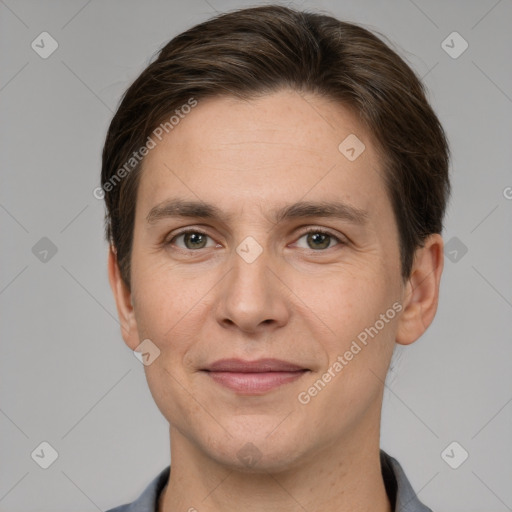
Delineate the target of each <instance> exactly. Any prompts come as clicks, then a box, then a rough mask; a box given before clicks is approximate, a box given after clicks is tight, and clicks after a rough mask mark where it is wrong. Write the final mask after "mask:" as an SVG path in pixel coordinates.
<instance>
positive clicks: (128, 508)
mask: <svg viewBox="0 0 512 512" xmlns="http://www.w3.org/2000/svg"><path fill="white" fill-rule="evenodd" d="M170 471H171V467H170V466H167V467H166V468H164V469H163V470H162V471H161V472H160V473H159V474H158V475H157V476H156V477H155V478H153V480H151V482H150V483H149V484H148V486H147V487H146V488H145V489H144V491H143V493H142V494H141V495H140V496H139V497H138V498H137V499H136V500H135V501H133V502H131V503H126V504H124V505H119V506H118V507H115V508H111V509H109V510H107V511H106V512H157V508H156V507H157V503H158V497H159V496H160V493H161V492H162V489H163V488H164V487H165V485H166V484H167V482H168V480H169V474H170Z"/></svg>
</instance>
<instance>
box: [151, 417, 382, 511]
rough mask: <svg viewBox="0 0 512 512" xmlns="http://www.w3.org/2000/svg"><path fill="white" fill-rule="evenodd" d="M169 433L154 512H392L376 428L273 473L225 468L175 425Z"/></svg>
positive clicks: (325, 448)
mask: <svg viewBox="0 0 512 512" xmlns="http://www.w3.org/2000/svg"><path fill="white" fill-rule="evenodd" d="M170 433H171V453H172V463H171V474H170V478H169V482H168V484H167V486H166V487H165V489H164V491H163V492H162V495H161V497H160V502H159V508H158V512H176V511H178V510H190V511H194V510H197V511H200V512H219V511H223V510H235V509H236V510H244V511H247V512H253V511H261V510H265V512H278V511H279V512H299V511H300V512H303V511H304V510H322V511H324V512H349V511H350V512H370V511H372V512H392V509H391V504H390V502H389V499H388V496H387V494H386V489H385V486H384V480H383V478H382V472H381V466H380V452H379V431H378V430H376V431H375V430H374V431H373V432H361V431H359V433H358V434H359V435H358V436H357V437H358V438H359V439H358V441H359V444H358V443H357V442H353V443H352V442H350V443H343V446H340V445H341V443H336V444H335V445H329V446H325V447H324V448H323V449H321V450H317V451H315V454H314V457H309V458H303V459H302V460H300V461H297V463H296V464H295V465H294V467H293V468H289V469H286V470H283V471H279V472H268V471H265V470H262V471H260V472H243V471H239V470H238V469H233V467H227V466H226V465H223V464H219V463H218V462H217V461H216V460H214V459H212V458H211V457H209V456H208V455H207V454H205V453H204V451H202V450H199V449H198V448H197V446H196V445H193V444H192V443H190V441H189V440H188V439H187V438H186V437H184V436H183V435H182V434H181V433H180V432H179V431H177V430H176V429H173V428H172V427H171V429H170ZM361 434H362V435H361ZM365 435H366V436H367V437H366V438H365V437H364V436H365ZM354 446H355V447H357V448H355V449H354V448H353V447H354Z"/></svg>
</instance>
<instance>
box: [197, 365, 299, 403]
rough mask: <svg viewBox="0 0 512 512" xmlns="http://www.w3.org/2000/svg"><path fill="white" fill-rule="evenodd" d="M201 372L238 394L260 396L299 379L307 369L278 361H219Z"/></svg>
mask: <svg viewBox="0 0 512 512" xmlns="http://www.w3.org/2000/svg"><path fill="white" fill-rule="evenodd" d="M203 371H204V372H205V373H206V374H207V375H208V377H210V378H211V379H212V380H213V381H214V382H216V383H217V384H220V385H222V386H224V387H227V388H229V389H231V390H232V391H235V392H236V393H238V394H247V395H261V394H264V393H266V392H268V391H270V390H273V389H276V388H278V387H280V386H282V385H284V384H287V383H290V382H293V381H295V380H297V379H299V378H300V377H302V376H303V375H304V374H305V373H306V372H308V371H309V369H308V368H304V367H303V366H299V365H297V364H294V363H291V362H288V361H282V360H280V359H258V360H257V361H245V360H242V359H221V360H219V361H215V362H214V363H212V364H211V365H209V366H208V367H207V368H204V369H203Z"/></svg>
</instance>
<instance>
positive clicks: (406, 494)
mask: <svg viewBox="0 0 512 512" xmlns="http://www.w3.org/2000/svg"><path fill="white" fill-rule="evenodd" d="M380 463H381V468H382V477H383V479H384V485H385V487H386V492H387V494H388V497H389V500H390V502H391V507H392V510H393V511H394V512H432V510H431V509H430V508H428V507H426V506H425V505H423V503H421V502H420V501H419V499H418V497H417V496H416V493H415V492H414V490H413V488H412V486H411V484H410V482H409V480H408V479H407V477H406V476H405V473H404V470H403V469H402V466H401V465H400V463H399V462H398V461H397V460H396V459H394V458H393V457H391V456H389V455H388V454H387V453H386V452H385V451H384V450H380ZM170 471H171V466H167V467H166V468H165V469H163V470H162V471H161V472H160V473H159V474H158V475H157V476H156V477H155V478H154V479H153V480H152V481H151V482H150V484H149V485H148V486H147V487H146V489H145V490H144V492H143V493H142V494H141V495H140V496H139V498H138V499H137V500H135V501H134V502H132V503H130V504H127V505H121V506H120V507H116V508H114V509H111V510H109V511H107V512H158V509H157V505H158V498H159V496H160V493H161V492H162V491H163V489H164V487H165V485H166V484H167V482H168V480H169V475H170Z"/></svg>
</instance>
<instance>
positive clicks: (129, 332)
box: [108, 245, 140, 350]
mask: <svg viewBox="0 0 512 512" xmlns="http://www.w3.org/2000/svg"><path fill="white" fill-rule="evenodd" d="M108 280H109V282H110V288H112V293H113V294H114V299H115V301H116V306H117V314H118V316H119V323H120V325H121V334H122V335H123V339H124V341H125V343H126V344H127V345H128V347H130V348H131V349H132V350H135V348H136V347H137V346H138V345H139V344H140V342H139V334H138V330H137V321H136V319H135V311H134V309H133V302H132V294H131V292H130V290H129V288H128V286H127V285H126V283H125V282H124V281H123V278H122V277H121V271H120V270H119V264H118V262H117V252H116V250H115V247H114V246H113V245H110V249H109V253H108Z"/></svg>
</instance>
